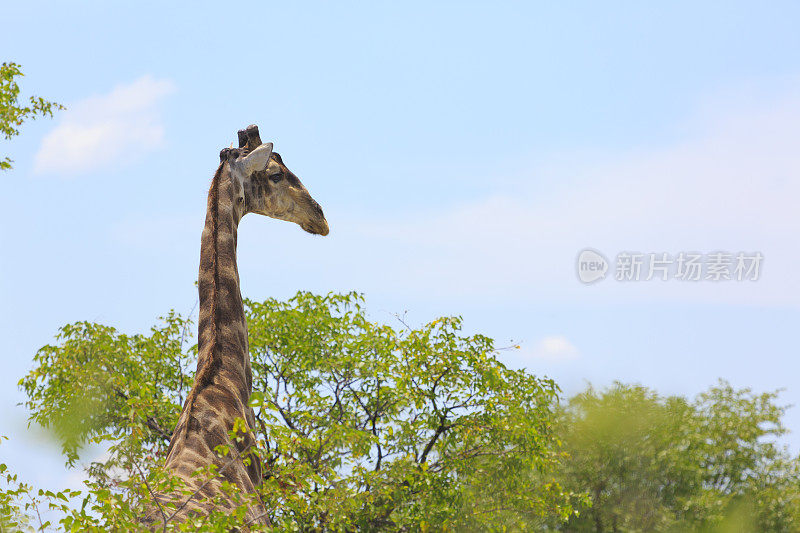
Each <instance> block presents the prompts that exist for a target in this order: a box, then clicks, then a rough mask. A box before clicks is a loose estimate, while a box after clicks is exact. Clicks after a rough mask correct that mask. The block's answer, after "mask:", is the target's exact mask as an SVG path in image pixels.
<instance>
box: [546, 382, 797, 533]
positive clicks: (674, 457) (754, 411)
mask: <svg viewBox="0 0 800 533" xmlns="http://www.w3.org/2000/svg"><path fill="white" fill-rule="evenodd" d="M776 401H777V393H774V392H772V393H764V394H754V393H753V392H752V391H750V390H749V389H742V390H736V389H734V388H733V387H731V385H730V384H728V383H726V382H724V381H721V382H720V383H719V384H718V385H717V386H715V387H713V388H711V389H710V390H709V391H707V392H705V393H703V394H701V395H699V396H698V397H697V398H696V399H695V400H694V401H691V402H690V401H688V400H686V399H685V398H682V397H674V396H673V397H662V396H659V395H658V394H656V393H655V392H654V391H651V390H649V389H647V388H644V387H639V386H627V385H623V384H620V383H616V384H615V385H614V386H612V387H610V388H609V389H607V390H605V391H602V392H598V391H596V390H594V389H593V388H591V387H590V388H589V389H587V390H586V391H584V392H583V393H581V394H579V395H577V396H575V397H573V398H572V399H571V400H570V401H569V403H568V404H566V405H565V406H563V408H562V410H561V412H560V413H559V423H558V426H559V427H558V430H557V433H558V434H559V436H560V437H561V438H562V439H563V444H564V451H565V452H566V453H567V455H568V457H567V459H565V460H564V461H563V463H562V466H561V469H560V470H561V472H560V476H559V479H560V480H561V482H562V483H563V485H564V487H565V488H566V489H567V490H570V489H571V490H575V491H580V490H584V491H586V492H587V493H588V496H589V497H590V499H591V506H587V507H586V508H583V509H579V513H578V514H576V515H573V516H572V517H571V518H570V520H569V521H568V522H567V523H565V524H563V525H556V526H555V528H556V529H559V530H563V531H574V532H583V531H593V532H603V531H625V532H638V531H674V532H683V531H697V532H728V531H730V532H733V531H737V532H738V531H743V532H756V531H763V532H791V531H800V477H798V460H797V458H792V457H790V456H789V454H788V452H787V451H786V450H785V449H783V448H781V447H779V446H778V445H777V444H776V440H775V437H778V436H780V435H783V434H784V433H785V432H786V429H785V428H784V427H783V425H782V424H781V418H782V416H783V414H784V412H785V410H786V408H785V407H781V406H778V405H777V403H776Z"/></svg>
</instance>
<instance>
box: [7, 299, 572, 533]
mask: <svg viewBox="0 0 800 533" xmlns="http://www.w3.org/2000/svg"><path fill="white" fill-rule="evenodd" d="M246 311H247V318H248V323H249V331H250V352H251V358H252V361H253V390H254V393H253V395H252V398H251V405H252V406H253V407H254V409H255V413H256V427H254V428H250V430H252V431H254V432H255V434H256V437H257V442H258V447H257V449H256V450H255V452H256V453H258V454H259V455H260V456H261V458H262V461H263V463H264V466H265V468H264V480H263V484H262V487H261V489H260V491H261V494H260V497H261V499H262V500H263V501H264V502H265V503H266V507H267V509H269V510H270V516H269V519H270V521H271V523H272V524H273V525H274V526H275V527H276V528H277V529H280V530H283V529H293V530H310V529H315V530H331V531H339V530H352V529H365V530H374V531H379V530H392V531H394V530H397V529H437V530H438V529H443V528H447V529H450V530H501V529H503V528H512V529H519V528H525V527H526V525H529V524H533V523H537V522H539V521H541V520H542V519H543V518H544V517H557V519H563V518H566V517H567V516H568V515H569V514H570V513H571V512H572V504H573V497H572V495H571V494H569V493H566V492H564V491H563V490H562V489H561V487H560V486H559V485H558V483H556V482H555V480H554V479H553V477H552V475H550V474H549V473H550V472H552V471H553V469H554V467H555V465H556V462H557V459H558V447H557V442H556V437H555V435H554V434H553V425H554V415H555V411H554V410H555V407H556V406H557V392H558V389H557V387H556V385H555V383H553V382H552V381H551V380H546V379H540V378H537V377H535V376H532V375H530V374H528V373H526V372H524V371H517V370H510V369H508V368H506V367H505V366H504V365H503V364H501V363H500V362H499V361H498V360H497V358H496V350H495V346H494V343H493V341H492V340H491V339H489V338H487V337H485V336H482V335H472V336H467V335H463V334H462V333H461V320H460V319H458V318H440V319H437V320H434V321H433V322H431V323H429V324H425V325H424V326H422V327H420V328H416V329H414V328H410V327H407V326H405V325H404V324H402V322H398V325H397V327H392V326H390V325H387V324H380V323H376V322H373V321H371V320H369V318H368V317H367V315H366V312H365V310H364V306H363V298H362V297H361V296H359V295H358V294H355V293H350V294H330V295H327V296H318V295H314V294H310V293H306V292H301V293H298V294H297V295H296V296H295V297H294V298H292V299H290V300H289V301H287V302H281V301H277V300H272V299H270V300H267V301H265V302H253V301H249V300H248V301H246ZM190 328H191V324H190V322H189V321H188V320H187V319H185V318H183V317H180V316H179V315H177V314H175V313H170V314H168V315H167V316H166V317H164V319H163V320H162V323H161V324H160V325H158V326H156V327H154V328H152V330H151V331H150V333H149V334H147V335H125V334H122V333H119V332H117V331H116V330H114V329H113V328H110V327H107V326H102V325H98V324H92V323H85V322H82V323H77V324H73V325H68V326H65V327H63V328H62V329H61V330H60V332H59V334H58V336H57V338H56V340H57V343H56V344H54V345H49V346H45V347H43V348H42V349H40V350H39V352H38V353H37V354H36V356H35V358H34V362H35V367H34V369H33V370H32V371H31V372H30V373H29V374H28V375H27V376H26V377H25V378H23V379H22V380H21V382H20V384H21V386H22V388H23V389H24V390H25V392H26V393H27V395H28V398H29V400H28V402H27V407H28V408H29V409H30V411H31V419H32V420H33V421H35V422H36V423H39V424H41V425H44V426H46V427H50V428H52V429H53V430H54V431H55V433H56V434H57V435H58V436H59V439H60V441H61V442H62V444H63V449H64V452H65V455H66V458H67V461H68V463H69V464H75V462H76V461H77V459H78V452H79V450H80V448H81V446H83V445H85V444H86V443H88V442H92V443H98V444H102V445H104V446H107V447H108V449H109V453H108V454H107V458H106V459H105V460H103V461H102V462H96V463H94V464H93V465H91V467H90V469H89V472H90V474H91V481H90V482H89V483H88V484H87V488H88V493H87V494H86V495H85V500H84V502H83V504H82V506H83V507H82V509H83V510H82V511H80V512H79V511H74V512H70V513H67V516H66V517H65V518H63V519H62V520H63V522H62V524H63V525H69V527H70V528H73V529H75V528H77V529H93V528H96V529H98V530H101V529H104V528H105V529H107V528H112V529H113V528H117V529H118V528H121V527H123V526H124V527H133V526H132V525H131V524H133V523H135V519H136V513H135V509H137V507H138V508H141V506H143V505H146V504H147V503H148V500H151V498H150V495H149V492H148V490H149V489H148V488H147V487H146V486H145V487H143V486H142V481H143V480H144V479H147V480H148V485H149V486H150V487H152V488H154V490H157V489H155V487H162V486H164V483H167V481H165V478H164V472H163V471H161V465H162V464H163V461H164V458H165V457H164V453H165V450H166V446H167V444H168V441H169V436H170V433H171V430H172V428H173V427H174V426H175V423H176V421H177V417H178V415H179V413H180V409H181V405H182V402H183V400H184V399H185V397H186V393H187V392H188V390H189V389H190V387H191V383H192V379H193V377H194V376H193V368H194V366H195V363H196V359H195V358H196V347H195V346H192V345H191V339H190V337H189V334H188V331H189V329H190ZM223 452H224V450H223ZM86 509H89V510H91V511H92V512H88V511H86ZM214 520H216V522H214V521H213V520H212V521H211V522H214V523H215V524H216V526H218V527H219V528H220V530H224V529H225V527H228V526H230V525H231V523H229V521H230V520H231V517H230V516H225V515H224V514H223V513H220V516H219V517H216V518H215V519H214ZM226 520H228V522H226ZM126 521H127V522H126ZM211 522H209V521H207V522H205V523H204V526H203V527H205V528H210V529H211V530H215V529H213V528H214V527H216V526H214V525H213V524H212V523H211ZM167 525H168V526H169V527H177V525H173V524H171V523H170V524H167Z"/></svg>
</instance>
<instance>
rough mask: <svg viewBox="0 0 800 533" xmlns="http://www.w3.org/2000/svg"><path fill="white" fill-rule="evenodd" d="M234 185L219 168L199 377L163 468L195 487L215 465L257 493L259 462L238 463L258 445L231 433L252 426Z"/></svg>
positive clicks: (204, 267) (204, 276)
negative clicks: (222, 450)
mask: <svg viewBox="0 0 800 533" xmlns="http://www.w3.org/2000/svg"><path fill="white" fill-rule="evenodd" d="M233 179H234V178H233V177H232V176H231V174H230V170H229V169H228V166H227V165H226V164H225V163H223V164H222V165H220V168H219V169H218V170H217V173H216V174H215V175H214V179H213V180H212V182H211V189H210V190H209V193H208V209H207V213H206V223H205V227H204V229H203V236H202V240H201V245H200V276H199V280H198V287H199V293H200V318H199V321H198V360H197V374H196V376H195V383H194V387H192V390H191V392H190V393H189V396H188V398H187V399H186V402H185V404H184V406H183V412H182V413H181V416H180V418H179V419H178V424H177V426H176V428H175V431H174V433H173V435H172V439H171V440H170V445H169V448H168V450H167V461H166V467H167V468H168V469H170V470H172V471H173V472H175V473H176V474H178V475H179V476H180V477H181V478H183V479H184V480H185V481H187V482H188V483H189V485H193V484H194V483H195V482H196V479H197V478H195V477H193V476H192V474H193V473H194V472H196V471H197V470H198V469H200V468H203V467H207V466H209V465H211V464H215V465H217V467H218V471H219V472H220V475H221V477H223V478H226V479H227V480H228V481H230V482H231V483H233V484H235V485H238V486H239V487H240V488H241V489H243V490H245V491H246V492H254V491H255V487H256V486H257V485H259V484H260V482H261V464H260V462H259V461H258V459H257V457H256V456H250V461H246V462H245V461H242V460H241V456H243V455H244V454H246V453H247V452H248V451H249V449H250V447H251V446H252V445H253V444H254V442H255V438H254V437H253V434H252V431H250V432H248V433H246V434H245V435H244V436H243V438H242V439H237V440H232V439H230V437H229V433H228V432H230V431H231V430H232V429H233V426H234V422H235V421H236V419H237V418H240V419H243V420H245V421H246V422H247V426H248V427H249V428H253V426H254V424H255V418H254V415H253V410H252V408H250V407H249V405H248V402H249V399H250V392H251V388H252V371H251V367H250V356H249V353H248V341H247V322H246V320H245V315H244V305H243V303H242V295H241V292H240V288H239V273H238V270H237V266H236V236H237V227H238V222H239V216H238V215H237V213H236V210H235V206H234V202H235V198H236V195H235V194H234V193H235V187H236V185H237V184H236V183H235V182H234V181H233ZM219 445H226V446H228V447H229V449H230V450H231V454H230V455H228V456H225V457H220V456H218V455H217V454H216V453H215V448H216V447H217V446H219ZM235 452H238V456H240V458H239V459H235V457H236V456H237V453H235ZM232 458H234V459H235V460H234V461H231V459H232ZM212 487H214V486H212V485H207V486H204V487H203V492H206V491H212V492H210V493H209V494H204V495H214V494H213V493H214V492H215V491H214V490H212ZM217 494H218V493H217Z"/></svg>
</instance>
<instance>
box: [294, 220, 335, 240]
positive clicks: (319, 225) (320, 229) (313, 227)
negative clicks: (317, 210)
mask: <svg viewBox="0 0 800 533" xmlns="http://www.w3.org/2000/svg"><path fill="white" fill-rule="evenodd" d="M300 227H301V228H303V230H305V231H307V232H308V233H311V234H312V235H322V236H323V237H324V236H325V235H327V234H328V233H329V231H330V229H329V228H328V221H327V220H325V219H324V218H323V219H322V220H321V221H319V222H304V223H302V224H300Z"/></svg>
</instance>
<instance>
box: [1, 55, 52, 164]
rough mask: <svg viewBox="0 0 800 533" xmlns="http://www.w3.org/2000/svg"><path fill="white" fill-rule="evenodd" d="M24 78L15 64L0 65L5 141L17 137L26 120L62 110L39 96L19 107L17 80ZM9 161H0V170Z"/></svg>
mask: <svg viewBox="0 0 800 533" xmlns="http://www.w3.org/2000/svg"><path fill="white" fill-rule="evenodd" d="M22 76H24V74H23V73H22V70H20V66H19V65H17V64H16V63H3V64H2V65H0V134H2V135H3V137H5V138H6V139H10V138H12V137H14V136H15V135H19V127H20V126H22V123H23V122H25V121H26V120H33V119H35V118H36V117H44V116H49V117H52V116H53V111H58V110H60V109H64V106H62V105H61V104H57V103H55V102H49V101H47V100H45V99H44V98H42V97H39V96H31V97H29V101H28V105H20V102H19V92H20V87H19V83H18V82H17V78H20V77H22ZM12 162H13V161H11V159H9V158H8V157H4V158H3V159H0V170H8V169H10V168H11V163H12Z"/></svg>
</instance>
